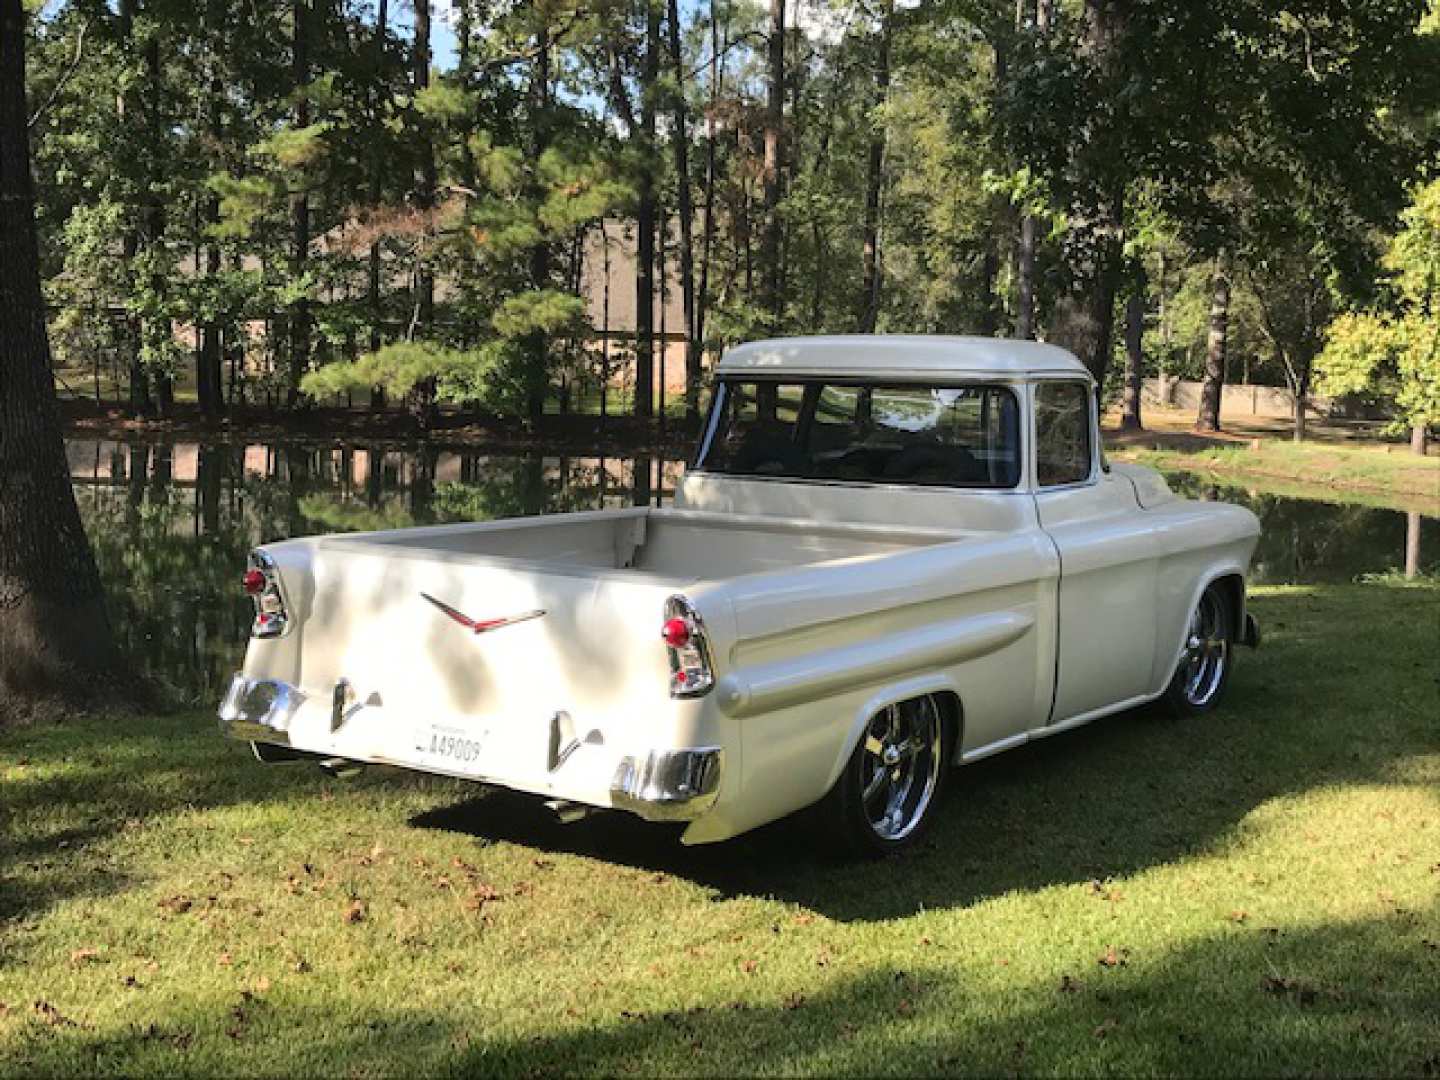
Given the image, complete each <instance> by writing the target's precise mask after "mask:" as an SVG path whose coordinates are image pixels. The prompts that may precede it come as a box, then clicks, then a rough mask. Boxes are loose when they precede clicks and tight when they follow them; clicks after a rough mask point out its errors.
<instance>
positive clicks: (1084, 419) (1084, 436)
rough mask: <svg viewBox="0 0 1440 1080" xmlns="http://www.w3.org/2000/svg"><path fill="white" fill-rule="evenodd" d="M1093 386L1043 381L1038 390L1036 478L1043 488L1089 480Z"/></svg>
mask: <svg viewBox="0 0 1440 1080" xmlns="http://www.w3.org/2000/svg"><path fill="white" fill-rule="evenodd" d="M1090 397H1091V395H1090V387H1089V385H1087V384H1086V383H1082V382H1042V383H1038V384H1037V385H1036V387H1035V478H1036V480H1037V482H1038V483H1039V484H1040V486H1041V487H1055V486H1056V485H1058V484H1075V483H1080V482H1081V481H1084V480H1089V479H1090Z"/></svg>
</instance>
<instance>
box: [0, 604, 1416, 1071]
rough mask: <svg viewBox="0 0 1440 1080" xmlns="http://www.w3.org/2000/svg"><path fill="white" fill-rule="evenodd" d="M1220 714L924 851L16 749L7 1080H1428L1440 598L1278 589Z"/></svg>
mask: <svg viewBox="0 0 1440 1080" xmlns="http://www.w3.org/2000/svg"><path fill="white" fill-rule="evenodd" d="M1253 606H1254V610H1255V612H1256V614H1257V616H1258V617H1259V618H1260V619H1261V620H1262V623H1263V625H1264V627H1265V630H1266V641H1265V644H1264V646H1263V647H1262V648H1261V650H1260V651H1259V652H1258V653H1256V654H1254V655H1251V654H1249V653H1248V652H1247V653H1244V654H1242V656H1241V657H1240V666H1239V667H1238V668H1237V670H1236V673H1235V678H1234V680H1233V682H1232V684H1231V687H1230V690H1229V696H1228V699H1227V701H1226V703H1225V704H1224V706H1223V707H1222V708H1221V709H1220V710H1219V711H1218V712H1217V713H1215V714H1213V715H1211V716H1209V717H1207V718H1205V719H1203V720H1199V721H1190V722H1177V721H1174V720H1171V719H1169V718H1167V717H1165V716H1163V715H1161V714H1159V713H1158V712H1156V711H1153V710H1150V711H1141V712H1138V713H1132V714H1127V715H1124V716H1120V717H1115V718H1112V719H1111V720H1107V721H1105V722H1103V723H1100V724H1097V725H1094V726H1093V727H1091V728H1089V729H1087V730H1085V731H1082V732H1078V733H1076V734H1074V735H1071V736H1067V737H1065V738H1063V739H1052V740H1043V741H1042V742H1040V743H1037V744H1035V745H1034V746H1032V747H1029V748H1026V749H1025V750H1023V751H1019V752H1016V753H1014V754H1010V755H1004V756H1002V757H1001V758H997V759H993V760H991V761H987V762H984V763H981V764H979V765H976V766H973V767H968V768H966V769H963V770H961V772H960V773H959V774H958V779H959V781H960V782H959V783H958V784H957V785H955V787H956V791H955V795H956V797H955V798H954V799H953V800H952V801H951V802H950V803H949V804H948V805H947V806H946V807H945V809H944V811H943V814H942V817H941V820H940V821H939V822H938V823H937V824H938V827H937V829H936V831H935V833H934V835H933V837H932V839H931V840H930V841H929V842H928V844H927V846H926V847H925V848H924V849H923V850H922V851H920V852H918V853H917V854H915V855H914V856H913V857H911V858H907V859H905V860H902V861H900V862H896V863H889V864H880V865H873V864H861V865H840V864H834V863H829V862H825V861H821V860H818V859H816V858H815V857H812V856H811V855H809V854H808V850H809V847H810V846H811V845H810V844H809V842H808V839H807V837H806V835H805V834H804V833H803V832H801V831H799V830H798V827H796V826H794V825H792V824H788V823H787V824H784V825H781V826H779V827H776V828H773V829H769V830H764V831H762V832H761V833H758V834H754V835H751V836H748V837H744V838H741V839H739V840H737V841H735V842H732V843H730V844H726V845H721V846H718V847H710V848H699V849H684V848H681V847H680V846H679V845H678V844H677V843H676V841H675V836H674V833H673V832H672V831H669V830H665V829H658V828H656V827H653V826H647V825H645V824H644V823H641V822H638V821H636V820H633V819H629V818H626V817H623V816H620V815H607V816H603V817H599V818H594V819H591V820H589V821H586V822H584V823H581V824H579V825H574V826H566V827H562V826H558V825H554V824H551V823H550V822H549V821H548V820H547V818H546V816H545V814H544V812H543V811H542V810H541V809H540V808H539V807H537V806H536V805H535V804H534V803H533V802H531V801H529V800H525V799H521V798H519V797H516V796H512V795H507V794H505V793H495V794H488V795H484V796H483V797H478V798H477V794H478V792H477V789H475V788H474V787H471V786H467V785H464V784H461V783H459V782H454V781H448V780H437V779H432V778H426V777H419V776H413V775H407V774H403V773H399V772H394V771H389V770H373V771H371V772H369V773H367V774H366V775H365V776H364V777H362V778H360V779H359V780H357V781H353V782H349V783H340V782H337V781H334V780H330V779H327V778H325V777H323V776H321V775H320V774H318V773H317V772H316V771H314V770H313V769H312V768H310V767H308V766H302V765H283V766H269V767H266V766H261V765H259V764H258V763H256V762H254V761H253V759H251V758H250V756H249V753H248V751H247V749H246V748H245V747H243V746H240V745H236V744H230V743H226V742H224V741H222V740H221V739H220V738H219V737H218V735H217V734H216V733H215V729H214V725H213V722H212V721H211V720H210V718H209V717H206V716H199V715H194V714H189V715H181V716H163V717H132V718H125V719H119V720H116V719H112V720H106V721H93V722H83V723H77V724H72V725H68V726H64V727H60V726H48V727H34V728H29V729H24V730H19V731H10V732H6V733H5V735H4V740H3V742H0V782H3V784H4V789H3V790H4V794H5V803H4V811H3V813H4V815H5V817H4V819H3V833H0V838H3V843H0V1073H3V1074H6V1075H24V1074H31V1073H37V1072H39V1073H70V1074H74V1073H85V1074H96V1073H99V1074H119V1073H125V1074H134V1073H153V1072H185V1073H226V1074H233V1073H237V1072H243V1073H246V1074H256V1073H261V1074H265V1073H269V1074H279V1073H283V1074H287V1075H289V1074H296V1073H323V1074H326V1075H330V1074H345V1075H379V1074H393V1073H395V1072H405V1073H407V1074H429V1073H436V1072H446V1073H449V1072H473V1071H486V1072H503V1073H514V1072H520V1073H534V1072H544V1073H569V1072H577V1071H579V1072H587V1073H599V1074H607V1075H613V1074H617V1073H625V1072H632V1073H640V1074H645V1075H653V1074H657V1073H682V1074H685V1075H693V1074H712V1075H728V1074H733V1073H736V1072H742V1073H754V1074H761V1075H784V1074H795V1073H812V1074H813V1073H819V1074H833V1073H841V1072H843V1073H862V1074H867V1075H873V1074H891V1075H893V1074H913V1073H916V1072H936V1071H951V1072H959V1071H964V1072H984V1073H1001V1072H1012V1071H1025V1072H1040V1073H1065V1074H1074V1073H1098V1072H1107V1073H1116V1072H1119V1073H1137V1072H1138V1073H1172V1074H1173V1073H1185V1074H1212V1075H1215V1074H1226V1075H1231V1074H1235V1073H1265V1074H1277V1073H1282V1074H1300V1073H1307V1074H1308V1073H1313V1072H1316V1071H1327V1072H1345V1073H1369V1074H1374V1075H1381V1074H1384V1075H1390V1074H1394V1073H1397V1072H1405V1073H1421V1072H1423V1071H1424V1070H1425V1069H1426V1068H1429V1067H1431V1066H1430V1065H1428V1064H1427V1063H1433V1062H1434V1061H1435V1060H1436V1057H1435V1055H1437V1054H1440V1045H1437V1042H1436V1031H1435V1028H1434V1023H1433V1021H1434V1005H1435V987H1436V986H1437V985H1440V950H1437V948H1436V945H1435V943H1436V942H1440V795H1437V792H1440V783H1437V780H1440V740H1437V733H1436V729H1435V725H1434V717H1435V715H1436V709H1435V706H1436V694H1437V683H1436V676H1437V674H1440V672H1437V670H1436V667H1437V659H1436V657H1435V656H1434V651H1433V642H1434V634H1433V631H1434V629H1435V628H1436V625H1437V618H1440V588H1437V587H1436V586H1434V585H1433V584H1425V585H1409V586H1402V585H1399V584H1398V583H1393V582H1392V583H1383V584H1375V585H1365V586H1340V587H1326V586H1309V587H1303V588H1296V587H1290V588H1271V589H1261V590H1256V595H1255V597H1254V601H1253Z"/></svg>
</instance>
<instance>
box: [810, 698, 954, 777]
mask: <svg viewBox="0 0 1440 1080" xmlns="http://www.w3.org/2000/svg"><path fill="white" fill-rule="evenodd" d="M926 694H953V695H954V697H955V700H956V702H957V703H958V704H959V709H958V711H959V714H960V715H959V722H958V727H957V729H956V732H955V756H954V758H953V759H952V761H951V762H950V764H952V765H955V764H958V763H959V761H960V747H961V746H962V745H963V744H964V741H965V739H964V734H965V699H964V698H963V697H961V696H960V688H959V686H957V685H956V683H955V680H954V679H952V678H951V677H950V676H948V675H946V674H944V673H943V672H939V671H936V672H927V673H926V674H924V675H917V676H915V677H914V678H913V679H906V680H904V681H903V682H898V683H890V684H888V685H886V686H884V687H882V688H880V689H879V690H877V691H875V693H874V694H872V695H870V697H868V698H866V699H865V703H864V704H863V705H861V706H860V707H859V708H858V709H856V710H855V714H854V716H853V717H852V718H851V720H850V730H849V732H848V733H847V734H846V736H845V741H844V742H843V743H842V744H841V746H840V753H839V755H838V756H837V757H836V758H835V760H834V761H833V762H832V763H831V765H830V770H829V772H828V773H827V774H826V779H825V790H826V791H829V790H830V789H831V788H832V787H834V786H835V782H836V781H837V780H839V779H840V772H841V770H842V769H844V768H845V764H846V762H848V761H849V760H850V757H851V755H853V754H854V753H855V747H857V746H859V745H860V740H861V739H862V738H864V736H865V729H866V728H867V727H868V726H869V724H870V720H871V718H872V717H874V715H875V714H876V713H878V712H879V711H880V710H881V709H884V708H886V707H887V706H890V705H898V704H900V702H902V701H909V700H910V699H911V698H917V697H924V696H925V695H926Z"/></svg>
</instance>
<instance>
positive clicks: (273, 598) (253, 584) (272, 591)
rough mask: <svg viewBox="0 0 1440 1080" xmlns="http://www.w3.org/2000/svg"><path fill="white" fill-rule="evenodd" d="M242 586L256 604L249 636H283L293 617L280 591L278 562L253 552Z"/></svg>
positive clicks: (263, 554)
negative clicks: (276, 563) (276, 564)
mask: <svg viewBox="0 0 1440 1080" xmlns="http://www.w3.org/2000/svg"><path fill="white" fill-rule="evenodd" d="M243 585H244V588H245V592H246V593H248V594H249V596H250V599H251V601H252V602H253V603H254V604H255V621H254V622H253V623H251V624H250V636H251V637H257V638H272V637H279V636H280V635H281V634H283V633H284V632H285V628H286V627H287V626H288V625H289V624H290V613H289V612H288V611H287V610H286V607H285V594H284V593H283V592H281V591H280V572H279V570H277V569H276V566H275V560H274V559H272V558H271V557H270V556H269V555H267V554H266V553H265V552H263V551H258V550H257V551H252V552H251V553H250V558H249V562H248V566H247V569H246V571H245V576H244V578H243Z"/></svg>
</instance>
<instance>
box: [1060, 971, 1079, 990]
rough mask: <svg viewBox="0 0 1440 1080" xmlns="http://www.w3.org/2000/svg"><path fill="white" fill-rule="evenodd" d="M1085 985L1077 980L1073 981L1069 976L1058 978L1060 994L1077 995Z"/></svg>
mask: <svg viewBox="0 0 1440 1080" xmlns="http://www.w3.org/2000/svg"><path fill="white" fill-rule="evenodd" d="M1084 986H1085V984H1084V983H1082V982H1081V981H1080V980H1079V979H1073V978H1071V977H1070V976H1069V975H1061V976H1060V992H1061V993H1062V994H1078V993H1079V992H1080V991H1081V990H1082V989H1083V988H1084Z"/></svg>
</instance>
